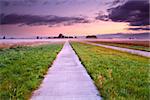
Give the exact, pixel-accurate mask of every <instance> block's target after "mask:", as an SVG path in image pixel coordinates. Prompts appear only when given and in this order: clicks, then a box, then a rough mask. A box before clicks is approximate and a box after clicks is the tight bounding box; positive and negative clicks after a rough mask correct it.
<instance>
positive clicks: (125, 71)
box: [72, 43, 150, 100]
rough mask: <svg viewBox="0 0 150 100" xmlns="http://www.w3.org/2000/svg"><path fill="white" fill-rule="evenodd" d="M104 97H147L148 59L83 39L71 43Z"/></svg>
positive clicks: (140, 99) (131, 99) (132, 99)
mask: <svg viewBox="0 0 150 100" xmlns="http://www.w3.org/2000/svg"><path fill="white" fill-rule="evenodd" d="M72 47H73V48H74V50H75V51H76V53H77V54H78V56H79V58H80V60H81V62H82V63H83V65H84V66H85V68H86V70H87V72H88V73H89V75H90V76H91V78H92V79H93V80H94V83H95V84H96V86H97V88H98V90H99V91H100V94H101V96H102V97H103V98H104V100H148V99H149V97H150V94H149V93H150V92H149V83H150V82H149V76H148V73H149V70H150V68H149V61H148V60H149V59H148V58H145V57H142V56H137V55H133V54H128V53H125V52H121V51H116V50H112V49H107V48H103V47H98V46H93V45H89V44H83V43H72Z"/></svg>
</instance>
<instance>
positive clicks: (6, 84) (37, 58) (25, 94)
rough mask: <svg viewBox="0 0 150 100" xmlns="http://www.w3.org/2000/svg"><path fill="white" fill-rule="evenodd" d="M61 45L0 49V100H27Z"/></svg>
mask: <svg viewBox="0 0 150 100" xmlns="http://www.w3.org/2000/svg"><path fill="white" fill-rule="evenodd" d="M62 46H63V45H62V43H61V44H58V43H57V44H47V45H38V46H32V47H26V46H24V47H22V46H13V47H11V48H3V49H0V100H24V99H25V100H27V99H28V98H29V97H30V96H31V94H32V91H33V90H35V89H36V88H38V86H39V85H40V83H41V81H42V79H43V78H44V75H45V74H46V72H47V70H48V68H49V67H50V65H51V64H52V62H53V60H54V59H55V58H56V56H57V54H58V52H59V51H60V50H61V48H62Z"/></svg>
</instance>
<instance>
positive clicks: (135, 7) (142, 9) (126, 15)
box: [96, 0, 149, 26]
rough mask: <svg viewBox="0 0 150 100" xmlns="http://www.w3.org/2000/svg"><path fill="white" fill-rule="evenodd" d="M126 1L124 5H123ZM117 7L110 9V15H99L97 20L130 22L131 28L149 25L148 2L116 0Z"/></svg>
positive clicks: (144, 0)
mask: <svg viewBox="0 0 150 100" xmlns="http://www.w3.org/2000/svg"><path fill="white" fill-rule="evenodd" d="M122 1H124V3H121V2H122ZM118 3H119V5H117V6H115V7H112V8H110V9H108V15H101V14H99V15H98V16H97V17H96V19H97V20H103V19H105V20H111V21H114V22H128V23H129V25H130V26H147V25H149V1H148V0H115V1H114V2H113V4H114V5H116V4H118Z"/></svg>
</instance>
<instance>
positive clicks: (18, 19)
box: [0, 14, 89, 26]
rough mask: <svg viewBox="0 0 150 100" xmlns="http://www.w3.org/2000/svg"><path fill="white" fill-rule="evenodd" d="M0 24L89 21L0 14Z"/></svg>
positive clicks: (49, 23) (60, 23)
mask: <svg viewBox="0 0 150 100" xmlns="http://www.w3.org/2000/svg"><path fill="white" fill-rule="evenodd" d="M0 19H1V21H0V24H1V25H6V24H17V25H30V26H35V25H48V26H57V25H72V24H76V23H89V20H87V19H86V18H83V17H60V16H54V15H48V16H40V15H18V14H9V15H5V14H0Z"/></svg>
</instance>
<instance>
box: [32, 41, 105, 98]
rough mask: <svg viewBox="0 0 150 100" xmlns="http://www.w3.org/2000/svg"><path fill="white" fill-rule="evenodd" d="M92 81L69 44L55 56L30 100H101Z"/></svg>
mask: <svg viewBox="0 0 150 100" xmlns="http://www.w3.org/2000/svg"><path fill="white" fill-rule="evenodd" d="M101 99H102V98H101V97H100V95H99V92H98V90H97V89H96V87H95V85H94V84H93V81H92V79H91V78H90V76H89V75H88V73H87V72H86V70H85V68H84V67H83V66H82V64H81V62H80V61H79V59H78V57H77V55H76V54H75V52H74V51H73V49H72V47H71V46H70V44H69V42H66V43H65V44H64V47H63V49H62V50H61V52H60V53H59V54H58V55H57V58H56V60H55V61H54V63H53V65H52V67H51V68H49V70H48V73H47V75H46V76H45V78H44V80H43V82H42V84H41V86H40V87H39V89H37V90H35V91H34V92H33V95H32V97H31V100H101Z"/></svg>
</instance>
